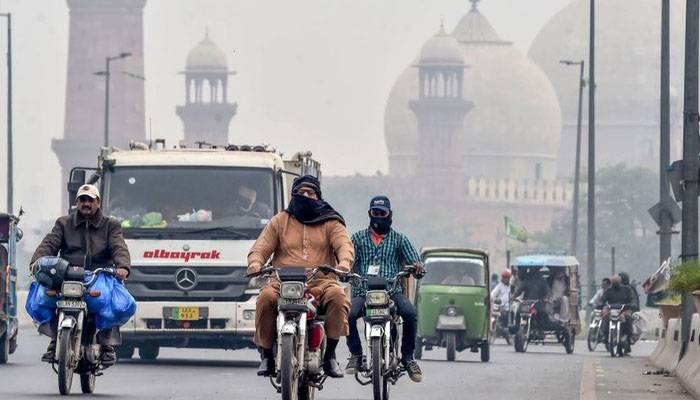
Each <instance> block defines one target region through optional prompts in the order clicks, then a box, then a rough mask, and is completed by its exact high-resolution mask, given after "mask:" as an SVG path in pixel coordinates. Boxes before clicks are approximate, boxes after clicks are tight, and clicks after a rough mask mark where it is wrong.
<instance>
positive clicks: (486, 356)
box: [481, 342, 491, 362]
mask: <svg viewBox="0 0 700 400" xmlns="http://www.w3.org/2000/svg"><path fill="white" fill-rule="evenodd" d="M490 359H491V345H490V344H489V343H488V342H485V343H482V344H481V362H489V360H490Z"/></svg>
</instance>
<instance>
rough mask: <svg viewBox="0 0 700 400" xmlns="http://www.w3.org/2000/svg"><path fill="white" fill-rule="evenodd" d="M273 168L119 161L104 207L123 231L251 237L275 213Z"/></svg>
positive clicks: (108, 181)
mask: <svg viewBox="0 0 700 400" xmlns="http://www.w3.org/2000/svg"><path fill="white" fill-rule="evenodd" d="M273 182H274V180H273V171H272V170H271V169H264V168H241V167H216V168H213V167H179V166H178V167H155V166H154V167H143V166H139V167H117V168H115V169H114V170H113V171H112V172H110V173H109V174H107V176H106V180H105V185H106V188H105V191H104V192H105V193H104V197H105V198H104V200H103V202H104V204H103V206H104V210H105V213H106V214H107V215H111V216H113V217H115V218H117V219H119V220H120V221H121V223H122V228H123V230H124V234H125V236H127V237H131V238H136V237H141V236H144V237H181V236H182V237H188V238H189V237H195V238H196V237H200V236H201V237H202V238H204V239H217V238H221V239H231V238H234V239H255V238H256V237H257V235H258V234H259V233H260V231H261V230H262V228H263V227H264V226H265V224H267V222H268V221H269V219H270V218H272V216H273V214H274V204H275V201H274V198H275V194H274V190H273Z"/></svg>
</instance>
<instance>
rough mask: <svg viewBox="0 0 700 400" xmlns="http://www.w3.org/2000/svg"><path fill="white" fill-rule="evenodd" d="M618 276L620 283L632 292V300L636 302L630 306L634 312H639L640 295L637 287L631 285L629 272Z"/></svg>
mask: <svg viewBox="0 0 700 400" xmlns="http://www.w3.org/2000/svg"><path fill="white" fill-rule="evenodd" d="M618 275H620V283H621V284H622V285H624V286H627V287H628V288H630V290H631V291H632V300H634V302H633V303H632V304H630V307H631V308H632V312H636V311H639V293H638V292H637V288H636V285H632V284H630V276H629V274H627V272H620V273H619V274H618Z"/></svg>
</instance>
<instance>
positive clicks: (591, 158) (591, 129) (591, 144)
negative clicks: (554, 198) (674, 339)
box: [586, 0, 596, 299]
mask: <svg viewBox="0 0 700 400" xmlns="http://www.w3.org/2000/svg"><path fill="white" fill-rule="evenodd" d="M589 11H590V18H589V23H590V25H589V32H588V33H589V41H588V51H589V55H588V212H587V219H588V227H587V228H588V229H587V230H588V234H587V235H586V241H587V243H586V247H587V254H586V256H587V257H586V258H587V262H586V264H587V268H586V275H588V296H589V297H588V298H589V299H590V298H591V297H592V296H593V287H594V286H595V281H596V276H595V250H596V249H595V86H596V85H595V0H591V1H590V10H589Z"/></svg>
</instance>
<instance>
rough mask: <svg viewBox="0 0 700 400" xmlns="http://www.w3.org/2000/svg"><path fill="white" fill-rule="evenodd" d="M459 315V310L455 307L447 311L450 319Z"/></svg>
mask: <svg viewBox="0 0 700 400" xmlns="http://www.w3.org/2000/svg"><path fill="white" fill-rule="evenodd" d="M456 315H457V309H456V308H454V307H450V308H448V309H447V316H448V317H454V316H456Z"/></svg>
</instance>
